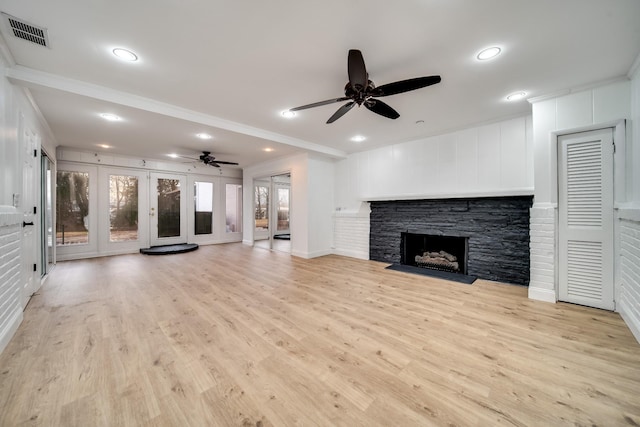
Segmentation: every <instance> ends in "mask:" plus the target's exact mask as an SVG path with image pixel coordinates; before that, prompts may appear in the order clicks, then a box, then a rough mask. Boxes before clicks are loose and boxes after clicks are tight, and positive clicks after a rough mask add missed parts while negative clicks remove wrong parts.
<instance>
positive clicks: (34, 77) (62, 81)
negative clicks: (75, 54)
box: [6, 65, 347, 159]
mask: <svg viewBox="0 0 640 427" xmlns="http://www.w3.org/2000/svg"><path fill="white" fill-rule="evenodd" d="M6 76H7V78H8V79H9V80H11V81H12V82H13V83H15V84H17V85H19V86H26V87H34V86H35V87H45V88H50V89H56V90H60V91H63V92H68V93H73V94H76V95H82V96H86V97H89V98H94V99H99V100H102V101H106V102H111V103H114V104H119V105H125V106H127V107H132V108H137V109H139V110H144V111H149V112H152V113H156V114H161V115H164V116H169V117H174V118H177V119H181V120H187V121H190V122H193V123H199V124H203V125H207V126H211V127H215V128H220V129H224V130H228V131H231V132H236V133H240V134H243V135H249V136H253V137H256V138H262V139H266V140H269V141H274V142H278V143H281V144H286V145H290V146H293V147H297V148H301V149H303V150H307V151H310V152H314V153H319V154H323V155H326V156H329V157H333V158H337V159H342V158H346V157H347V153H345V152H344V151H341V150H336V149H334V148H331V147H325V146H323V145H320V144H316V143H313V142H309V141H304V140H302V139H298V138H292V137H289V136H286V135H282V134H279V133H276V132H271V131H268V130H265V129H260V128H256V127H253V126H249V125H246V124H244V123H238V122H233V121H231V120H226V119H222V118H220V117H215V116H211V115H209V114H204V113H201V112H198V111H194V110H189V109H187V108H182V107H178V106H175V105H172V104H168V103H166V102H160V101H157V100H155V99H151V98H145V97H142V96H138V95H132V94H130V93H127V92H122V91H118V90H114V89H111V88H108V87H104V86H100V85H96V84H93V83H87V82H84V81H81V80H75V79H70V78H67V77H62V76H59V75H56V74H51V73H47V72H44V71H39V70H34V69H32V68H28V67H24V66H21V65H15V66H13V67H11V68H7V69H6Z"/></svg>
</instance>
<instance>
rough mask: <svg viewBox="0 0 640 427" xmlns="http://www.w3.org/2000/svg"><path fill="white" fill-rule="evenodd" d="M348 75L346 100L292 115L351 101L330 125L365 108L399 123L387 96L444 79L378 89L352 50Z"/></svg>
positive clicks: (420, 79)
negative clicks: (352, 112)
mask: <svg viewBox="0 0 640 427" xmlns="http://www.w3.org/2000/svg"><path fill="white" fill-rule="evenodd" d="M347 69H348V70H347V71H348V74H349V81H348V82H347V84H346V86H345V87H344V96H343V97H341V98H334V99H328V100H326V101H320V102H314V103H313V104H307V105H303V106H301V107H296V108H291V109H290V110H289V111H300V110H306V109H307V108H314V107H320V106H322V105H327V104H333V103H335V102H342V101H349V102H347V103H346V104H344V105H343V106H342V107H340V108H339V109H338V111H336V112H335V113H334V114H333V116H331V117H329V120H327V123H333V122H335V121H336V120H338V119H339V118H340V117H342V116H344V115H345V114H346V113H347V112H348V111H349V110H351V109H352V108H353V107H354V106H356V105H358V106H360V105H363V104H364V106H365V107H366V108H367V109H368V110H370V111H373V112H374V113H376V114H380V115H381V116H384V117H387V118H389V119H397V118H398V117H400V114H399V113H398V112H397V111H396V110H394V109H393V108H391V107H390V106H389V105H387V104H385V103H384V102H382V101H380V100H379V99H376V98H380V97H383V96H389V95H396V94H398V93H403V92H409V91H411V90H416V89H420V88H423V87H426V86H431V85H434V84H436V83H440V81H441V78H440V76H428V77H416V78H413V79H407V80H400V81H397V82H393V83H387V84H384V85H382V86H378V87H376V86H375V84H374V83H373V82H372V81H371V80H369V73H367V68H366V67H365V65H364V58H363V57H362V52H360V51H359V50H357V49H351V50H349V56H348V59H347Z"/></svg>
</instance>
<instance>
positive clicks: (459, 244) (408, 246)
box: [400, 231, 469, 274]
mask: <svg viewBox="0 0 640 427" xmlns="http://www.w3.org/2000/svg"><path fill="white" fill-rule="evenodd" d="M417 247H420V249H419V251H439V250H444V251H446V252H448V253H449V254H451V255H454V256H455V257H456V258H458V263H459V264H460V270H459V271H457V273H460V274H467V259H468V258H469V238H468V237H466V236H449V235H442V234H428V233H419V232H413V231H412V232H409V231H403V232H401V233H400V264H404V265H412V266H417V264H416V261H415V255H416V250H415V249H414V248H417Z"/></svg>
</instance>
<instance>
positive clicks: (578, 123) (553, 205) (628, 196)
mask: <svg viewBox="0 0 640 427" xmlns="http://www.w3.org/2000/svg"><path fill="white" fill-rule="evenodd" d="M635 80H636V81H635V82H634V83H633V85H634V87H636V89H634V90H635V91H637V90H638V89H637V86H638V83H637V77H636V79H635ZM631 94H632V82H629V81H621V82H617V83H612V84H608V85H605V86H601V87H597V88H593V89H589V90H583V91H579V92H576V93H569V94H567V95H564V96H558V97H553V98H549V99H542V100H534V101H533V102H532V103H533V135H534V147H535V165H536V170H535V194H534V205H533V207H532V208H531V229H530V230H531V231H530V232H531V281H530V284H529V297H530V298H533V299H538V300H543V301H549V302H555V301H556V300H557V281H558V279H557V268H556V262H557V253H556V238H557V229H558V224H557V221H558V213H557V208H558V206H557V203H558V194H557V154H556V153H557V134H558V133H561V132H563V131H568V130H573V129H587V128H597V127H599V126H601V125H603V126H605V125H606V126H610V125H613V124H615V123H617V122H618V123H619V120H621V119H627V122H626V129H625V126H624V125H621V126H620V127H619V130H618V132H617V133H616V135H615V138H616V154H615V155H614V165H615V166H614V167H615V171H614V174H615V190H614V192H615V204H616V210H617V212H616V217H617V221H618V222H617V224H616V233H617V234H616V236H615V239H616V242H617V245H618V249H617V254H618V255H620V244H621V241H626V242H627V244H628V242H631V241H633V239H634V238H635V237H637V236H634V233H635V232H634V229H637V228H638V227H637V222H634V221H632V220H625V219H624V218H623V217H622V216H621V215H620V213H621V209H620V208H621V207H624V206H627V205H628V201H629V200H633V198H634V197H636V196H635V194H636V192H637V191H638V190H637V188H634V186H637V185H638V184H637V181H635V184H633V182H634V181H633V179H632V178H631V176H632V174H636V176H637V172H634V169H637V168H638V167H639V166H640V165H639V162H638V159H637V158H636V159H635V160H633V159H634V155H632V153H633V152H634V151H637V150H638V148H637V147H638V146H640V145H639V144H638V142H637V138H638V136H637V135H635V136H633V135H632V134H631V132H630V130H631V129H634V128H636V127H637V123H638V121H637V118H636V119H635V124H633V123H632V121H633V120H628V119H631V118H632V114H631ZM635 96H636V97H637V96H638V95H637V93H636V95H635ZM636 108H637V106H636ZM635 114H636V115H637V112H636V113H635ZM625 130H626V131H625ZM635 132H636V133H637V131H635ZM625 134H626V136H625ZM624 211H625V212H627V214H626V215H627V216H630V217H633V216H634V215H635V214H634V212H636V213H637V211H634V210H633V208H631V207H630V206H627V207H626V208H625V209H624ZM625 221H626V222H627V224H626V226H625V227H621V222H625ZM623 234H625V235H626V237H625V239H622V235H623ZM631 252H632V251H627V253H626V255H625V254H624V253H623V254H622V256H623V257H624V256H626V257H627V258H629V257H630V256H635V255H634V254H632V253H631ZM621 260H622V258H621V256H618V257H617V258H616V260H615V262H616V283H615V286H616V301H617V310H619V311H621V312H622V311H624V310H625V302H624V298H625V296H627V298H633V296H632V294H633V292H631V293H630V292H628V291H627V290H631V289H635V291H634V292H635V293H637V294H638V295H640V292H638V289H639V288H640V284H639V283H638V281H637V279H634V278H633V277H636V278H637V277H640V274H639V273H640V272H639V271H638V270H636V271H635V273H631V272H629V273H625V274H622V275H621V269H622V271H623V270H624V269H625V268H626V267H624V264H628V263H622V262H621ZM636 265H637V264H636ZM634 274H635V276H634ZM622 277H626V279H625V280H626V283H623V282H622V281H621V278H622ZM628 305H629V304H627V306H628ZM631 305H633V303H631ZM635 307H636V308H635V314H634V316H637V315H638V309H637V307H638V305H637V302H636V304H635ZM636 328H637V326H636Z"/></svg>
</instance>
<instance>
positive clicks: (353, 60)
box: [347, 49, 369, 91]
mask: <svg viewBox="0 0 640 427" xmlns="http://www.w3.org/2000/svg"><path fill="white" fill-rule="evenodd" d="M347 68H348V72H349V83H351V87H353V88H354V89H355V90H356V91H358V90H365V89H366V88H367V85H368V82H369V76H368V75H367V68H366V67H365V65H364V58H363V57H362V52H360V51H359V50H357V49H351V50H349V57H348V60H347Z"/></svg>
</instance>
